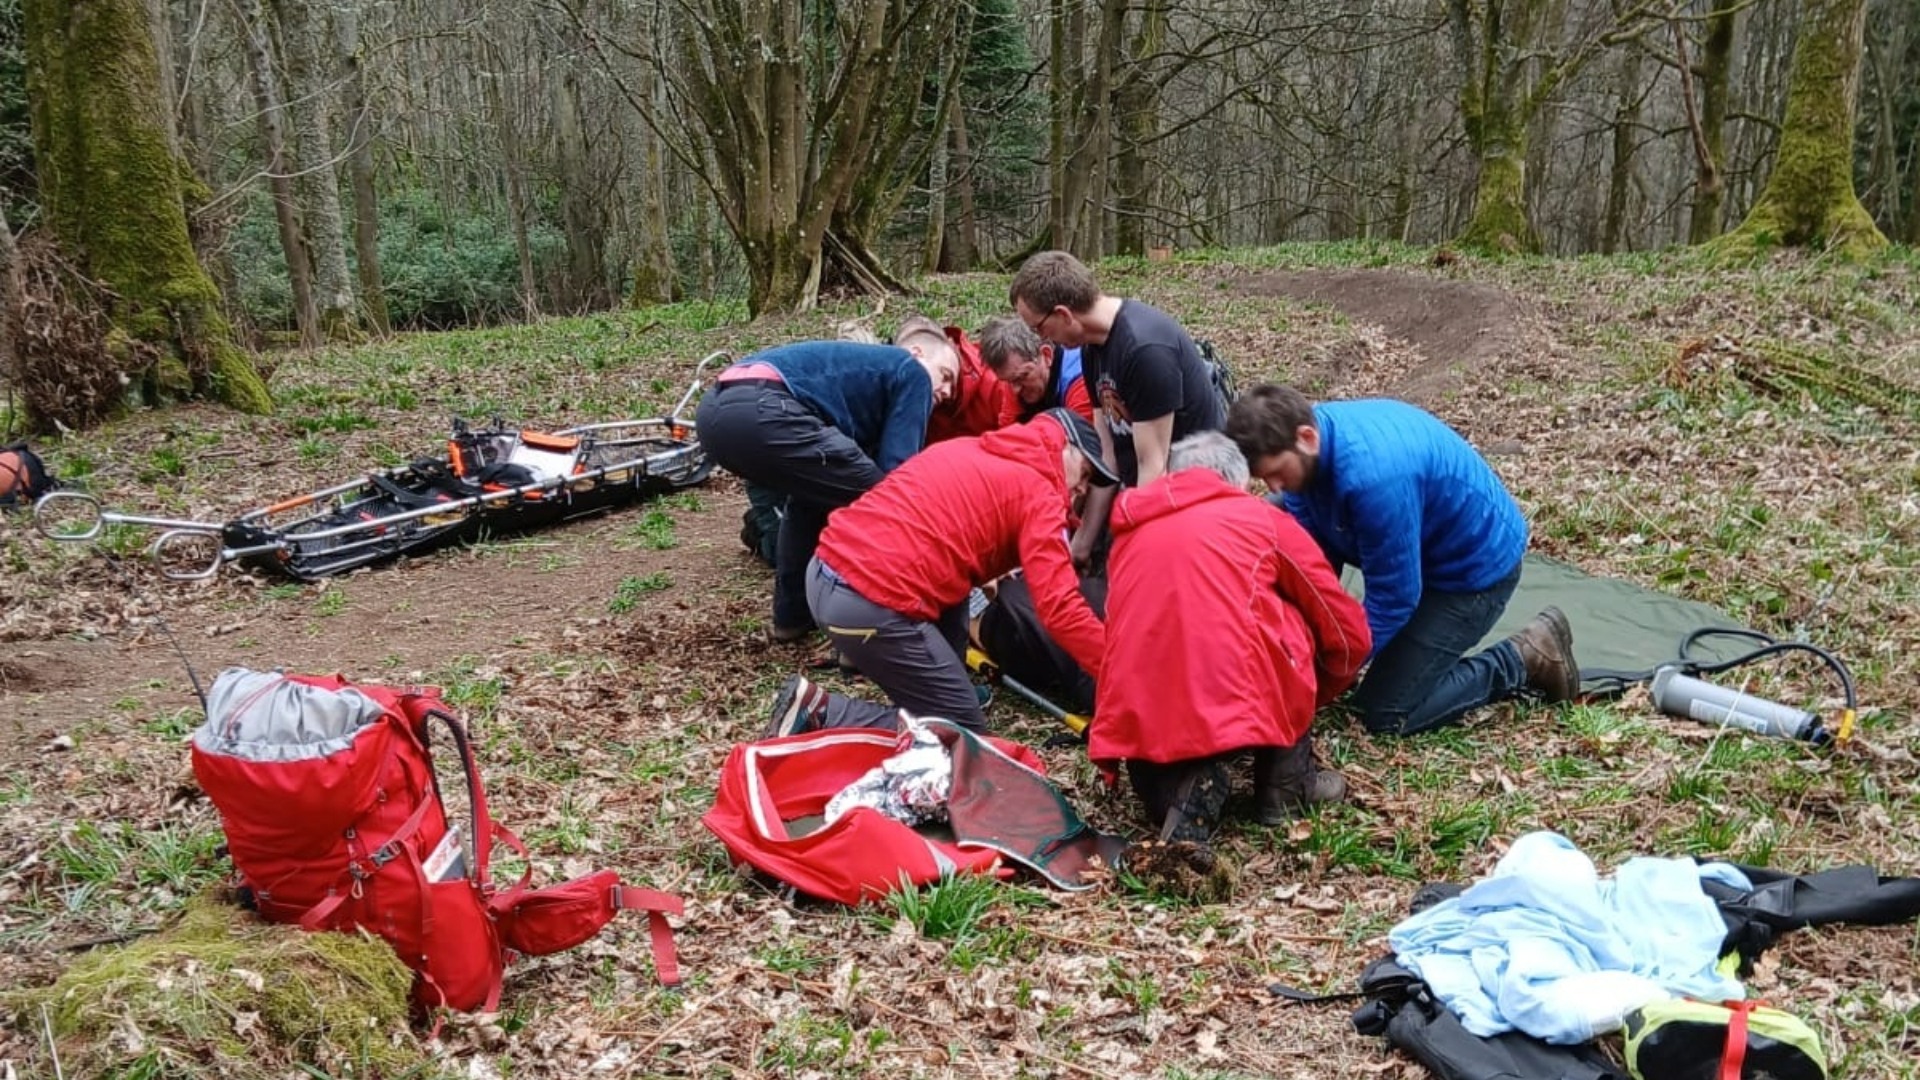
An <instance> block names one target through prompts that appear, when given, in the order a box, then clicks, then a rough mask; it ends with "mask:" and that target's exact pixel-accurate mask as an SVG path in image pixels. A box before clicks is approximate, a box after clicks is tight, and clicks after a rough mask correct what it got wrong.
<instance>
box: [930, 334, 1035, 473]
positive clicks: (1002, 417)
mask: <svg viewBox="0 0 1920 1080" xmlns="http://www.w3.org/2000/svg"><path fill="white" fill-rule="evenodd" d="M945 329H946V332H947V340H948V341H950V342H952V343H953V350H954V352H956V353H958V354H959V356H960V373H959V377H958V378H956V379H955V380H954V386H953V396H952V397H950V398H948V399H947V400H945V401H943V402H941V403H940V404H938V405H936V406H934V409H933V414H932V415H931V416H929V417H927V445H929V446H931V445H933V444H934V443H937V442H945V441H946V440H948V439H958V438H963V437H965V436H968V435H985V434H986V433H987V432H989V431H998V430H999V429H1001V428H1003V427H1006V426H1007V425H1009V424H1012V423H1014V422H1016V421H1017V420H1018V419H1019V418H1020V396H1019V395H1018V394H1016V393H1014V392H1013V387H1011V386H1008V385H1007V384H1006V383H1003V382H1001V381H1000V376H998V375H995V374H994V373H993V369H992V368H990V367H988V366H987V362H986V361H985V360H984V359H982V358H981V356H980V346H979V345H978V344H976V343H975V342H973V341H972V340H970V339H969V338H968V337H967V334H966V331H964V330H962V329H960V328H959V327H957V326H949V327H946V328H945Z"/></svg>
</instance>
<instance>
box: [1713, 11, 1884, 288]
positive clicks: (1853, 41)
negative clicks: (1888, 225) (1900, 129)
mask: <svg viewBox="0 0 1920 1080" xmlns="http://www.w3.org/2000/svg"><path fill="white" fill-rule="evenodd" d="M1800 12H1801V15H1800V34H1799V40H1798V41H1797V42H1796V43H1795V45H1794V49H1793V73H1792V75H1791V76H1790V77H1789V80H1788V83H1787V115H1786V120H1785V122H1784V123H1783V124H1782V125H1781V130H1780V149H1779V152H1778V155H1777V157H1776V160H1775V162H1774V166H1773V172H1772V174H1771V175H1770V176H1768V177H1767V186H1766V187H1765V189H1763V190H1762V191H1761V192H1760V199H1759V201H1758V202H1756V203H1755V204H1754V207H1753V209H1752V210H1751V211H1749V212H1748V214H1747V219H1746V221H1744V222H1742V223H1741V225H1740V227H1739V228H1738V229H1736V230H1734V231H1733V232H1732V233H1729V234H1728V235H1727V236H1725V237H1723V238H1722V239H1721V240H1720V241H1718V243H1720V244H1722V245H1723V246H1724V247H1725V248H1726V249H1728V250H1735V251H1739V250H1753V249H1761V248H1768V247H1773V246H1776V245H1787V246H1792V247H1827V248H1831V249H1833V250H1836V251H1838V252H1841V253H1843V254H1849V255H1857V254H1861V253H1863V252H1867V251H1871V250H1873V249H1875V248H1879V247H1883V246H1885V245H1886V242H1887V238H1886V237H1884V236H1882V235H1881V234H1880V230H1879V229H1878V228H1877V227H1875V225H1874V223H1873V218H1872V217H1871V216H1870V215H1868V213H1867V211H1866V208H1865V207H1863V206H1861V205H1860V197H1859V195H1858V194H1857V193H1856V192H1855V191H1854V187H1853V119H1854V109H1855V107H1856V105H1857V104H1858V102H1859V93H1860V54H1861V49H1862V42H1863V40H1864V38H1865V35H1866V17H1867V0H1801V4H1800Z"/></svg>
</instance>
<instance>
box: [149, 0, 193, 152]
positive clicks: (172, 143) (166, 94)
mask: <svg viewBox="0 0 1920 1080" xmlns="http://www.w3.org/2000/svg"><path fill="white" fill-rule="evenodd" d="M146 4H147V26H148V28H149V30H150V31H151V33H152V34H153V55H154V59H155V60H157V61H158V62H159V67H160V100H161V101H163V102H165V103H166V118H167V123H166V133H167V152H168V153H169V154H172V155H173V157H174V159H175V160H178V161H184V160H185V155H184V154H182V153H181V152H180V124H179V121H178V120H177V119H176V118H175V116H174V111H173V110H174V105H175V104H176V103H177V102H178V101H179V100H180V80H179V78H178V77H176V76H175V74H174V70H173V27H172V25H171V24H170V23H169V22H168V21H167V3H166V0H146Z"/></svg>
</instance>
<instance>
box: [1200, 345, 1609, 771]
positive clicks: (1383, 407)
mask: <svg viewBox="0 0 1920 1080" xmlns="http://www.w3.org/2000/svg"><path fill="white" fill-rule="evenodd" d="M1227 435H1228V436H1230V437H1231V438H1232V439H1233V441H1234V442H1235V443H1236V444H1238V445H1239V447H1240V452H1241V453H1242V454H1243V455H1245V457H1246V459H1247V463H1248V465H1249V466H1250V467H1251V469H1252V472H1253V475H1254V476H1256V477H1258V478H1259V479H1260V480H1262V481H1263V482H1264V483H1265V484H1266V485H1267V489H1268V490H1269V491H1272V492H1274V493H1275V494H1274V496H1273V499H1274V500H1275V501H1277V502H1279V503H1280V504H1281V505H1283V506H1284V507H1285V508H1286V509H1287V511H1288V512H1289V513H1291V514H1292V515H1293V516H1294V518H1295V519H1296V520H1298V521H1299V522H1300V524H1301V525H1302V526H1304V527H1305V528H1306V530H1307V532H1308V533H1309V534H1311V535H1312V536H1313V538H1314V540H1316V541H1318V542H1319V544H1320V549H1321V550H1322V551H1323V552H1325V553H1326V556H1327V559H1328V561H1329V562H1331V563H1332V564H1333V567H1334V569H1336V570H1338V569H1340V568H1341V567H1342V566H1345V565H1352V566H1357V567H1359V569H1360V574H1361V577H1362V579H1363V580H1364V581H1365V584H1366V599H1365V604H1366V610H1367V625H1368V627H1369V628H1370V629H1371V630H1372V631H1373V652H1372V655H1371V656H1370V657H1369V658H1368V660H1369V664H1368V667H1367V673H1366V677H1365V678H1363V679H1361V680H1360V685H1359V687H1358V688H1357V689H1355V690H1354V692H1353V702H1352V703H1353V706H1354V708H1355V710H1356V711H1358V712H1359V714H1360V721H1361V723H1362V724H1363V725H1364V726H1365V727H1366V729H1367V730H1368V731H1369V732H1372V733H1374V734H1376V735H1381V734H1385V735H1414V734H1418V733H1419V732H1422V731H1429V730H1432V729H1434V728H1438V727H1444V726H1446V725H1448V724H1452V723H1456V722H1458V721H1459V720H1460V718H1461V717H1463V716H1465V715H1466V714H1467V713H1468V712H1470V711H1472V710H1474V709H1477V708H1479V707H1481V706H1482V705H1487V704H1490V703H1492V702H1496V701H1502V700H1505V699H1507V698H1511V697H1515V696H1517V695H1520V694H1523V693H1534V694H1537V695H1538V696H1540V697H1541V698H1544V699H1545V700H1547V701H1549V702H1561V701H1569V700H1572V698H1573V696H1574V695H1575V694H1576V693H1578V692H1579V690H1580V665H1579V664H1578V663H1577V662H1576V661H1575V660H1574V655H1573V629H1572V628H1571V627H1570V626H1569V625H1568V624H1567V617H1566V616H1565V615H1564V614H1562V613H1561V611H1560V609H1559V608H1557V607H1548V608H1546V609H1545V610H1543V611H1541V612H1540V614H1539V615H1537V616H1535V618H1534V619H1533V621H1532V622H1530V623H1528V624H1527V625H1526V626H1525V627H1522V628H1521V629H1520V631H1519V632H1517V633H1515V634H1513V635H1512V636H1510V637H1508V638H1506V639H1504V640H1502V641H1500V642H1497V643H1495V644H1494V645H1492V646H1490V647H1488V648H1486V649H1483V650H1481V651H1480V652H1477V653H1475V654H1473V655H1472V656H1468V655H1467V650H1469V649H1472V648H1473V647H1474V645H1475V644H1477V643H1478V642H1479V641H1480V639H1481V638H1483V637H1485V636H1486V634H1487V632H1488V631H1489V630H1492V629H1493V626H1494V624H1495V623H1497V622H1499V621H1500V616H1501V615H1503V614H1505V612H1506V610H1507V601H1508V600H1510V599H1511V598H1512V597H1513V591H1514V588H1515V587H1516V586H1517V585H1518V584H1519V583H1520V562H1521V559H1522V557H1523V556H1524V555H1525V554H1526V551H1527V519H1526V517H1525V516H1524V515H1523V514H1521V512H1520V505H1519V504H1518V503H1516V502H1515V501H1514V499H1513V496H1512V495H1511V494H1510V493H1509V492H1508V491H1507V489H1506V485H1504V484H1502V483H1501V482H1500V477H1499V476H1498V475H1497V474H1496V473H1495V472H1494V471H1493V467H1492V466H1490V465H1488V464H1487V461H1486V459H1485V458H1483V457H1481V456H1480V454H1479V452H1478V451H1476V450H1474V448H1473V447H1472V445H1471V444H1469V443H1468V442H1467V440H1465V439H1463V438H1461V437H1460V434H1459V433H1458V432H1456V431H1454V430H1453V429H1452V428H1450V427H1448V426H1447V425H1446V424H1445V423H1444V422H1443V421H1441V420H1440V418H1438V417H1436V416H1434V415H1433V414H1431V413H1429V412H1426V411H1425V410H1423V409H1420V408H1418V407H1416V406H1413V405H1409V404H1407V403H1406V402H1403V401H1390V400H1386V399H1372V400H1362V401H1332V402H1323V403H1321V404H1319V405H1314V404H1312V403H1311V402H1309V401H1308V400H1307V398H1306V396H1305V395H1304V394H1302V393H1300V392H1299V391H1298V390H1295V389H1294V388H1292V387H1290V386H1278V385H1274V384H1271V383H1269V384H1265V385H1261V386H1256V387H1254V388H1253V389H1252V390H1249V391H1248V392H1247V393H1246V394H1244V395H1242V396H1241V397H1240V399H1239V400H1238V401H1235V402H1234V403H1233V407H1232V409H1230V410H1229V412H1228V416H1227Z"/></svg>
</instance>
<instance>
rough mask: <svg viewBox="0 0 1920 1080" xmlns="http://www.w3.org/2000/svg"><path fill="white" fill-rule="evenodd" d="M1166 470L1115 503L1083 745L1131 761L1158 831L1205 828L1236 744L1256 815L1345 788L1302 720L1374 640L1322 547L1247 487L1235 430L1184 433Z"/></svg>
mask: <svg viewBox="0 0 1920 1080" xmlns="http://www.w3.org/2000/svg"><path fill="white" fill-rule="evenodd" d="M1168 469H1169V472H1168V473H1167V475H1165V476H1163V477H1161V478H1160V479H1158V480H1155V481H1152V482H1150V483H1148V484H1146V485H1144V486H1142V487H1139V488H1136V489H1132V490H1129V491H1125V492H1122V493H1121V495H1120V498H1119V499H1118V500H1117V502H1116V503H1115V508H1114V512H1113V516H1112V526H1113V533H1114V540H1113V555H1112V559H1111V561H1110V562H1109V563H1108V591H1107V650H1106V654H1105V655H1104V656H1103V657H1102V659H1101V666H1102V668H1103V670H1104V671H1105V672H1106V675H1105V677H1103V678H1101V679H1100V680H1099V684H1098V685H1099V689H1098V692H1097V696H1096V699H1095V702H1096V704H1095V708H1094V722H1093V727H1092V728H1091V729H1090V730H1089V733H1088V742H1087V755H1088V756H1089V757H1090V758H1092V759H1093V761H1094V762H1095V763H1097V764H1100V765H1103V766H1106V767H1108V768H1111V767H1113V766H1114V764H1115V763H1117V762H1120V761H1125V762H1126V764H1127V774H1128V779H1129V780H1131V781H1132V784H1133V788H1134V791H1135V792H1136V793H1137V794H1138V795H1139V796H1140V799H1141V802H1142V803H1144V804H1145V807H1146V811H1147V817H1148V819H1149V820H1150V821H1151V822H1152V823H1153V824H1154V826H1155V827H1156V828H1159V829H1160V838H1161V839H1162V840H1168V841H1175V840H1194V841H1205V840H1206V839H1208V838H1209V837H1211V836H1212V834H1213V830H1214V829H1215V828H1216V827H1217V826H1218V824H1219V821H1220V813H1221V810H1222V809H1223V808H1224V807H1225V806H1226V802H1227V793H1228V788H1229V784H1230V781H1229V776H1228V772H1227V764H1228V762H1229V761H1231V760H1232V758H1233V757H1234V755H1235V754H1236V753H1238V752H1241V751H1246V750H1252V751H1253V758H1254V785H1255V786H1254V795H1255V800H1254V801H1255V807H1256V811H1257V813H1258V816H1259V819H1260V822H1261V824H1263V825H1275V824H1280V823H1282V822H1284V821H1286V820H1287V819H1288V818H1289V817H1291V816H1292V815H1293V814H1295V813H1297V812H1299V811H1300V810H1301V809H1303V808H1304V807H1306V806H1307V805H1308V804H1311V803H1320V802H1333V801H1336V800H1338V799H1340V798H1341V797H1343V796H1344V795H1345V794H1346V781H1345V780H1344V779H1343V778H1342V777H1341V776H1340V774H1338V773H1335V772H1329V771H1323V770H1321V769H1319V768H1318V767H1317V766H1316V765H1315V764H1314V760H1313V739H1312V736H1311V734H1309V732H1308V726H1309V725H1310V724H1311V723H1312V720H1313V714H1314V712H1315V710H1317V709H1318V708H1319V707H1320V706H1322V705H1325V704H1326V703H1328V702H1329V701H1332V700H1333V699H1334V697H1335V696H1336V695H1338V694H1340V693H1341V692H1342V691H1344V690H1346V689H1347V688H1348V687H1349V686H1351V685H1353V682H1354V678H1355V676H1356V674H1357V673H1358V672H1359V670H1360V665H1361V664H1362V663H1363V662H1364V661H1365V660H1366V658H1367V651H1368V649H1369V648H1370V647H1371V646H1372V641H1371V639H1370V637H1369V634H1368V630H1367V616H1366V612H1365V610H1364V609H1363V608H1361V606H1360V604H1359V603H1358V602H1357V601H1355V600H1354V599H1353V597H1351V596H1349V595H1348V594H1347V592H1346V590H1344V589H1342V588H1341V587H1340V580H1339V579H1338V578H1337V577H1335V576H1334V573H1333V568H1332V567H1331V566H1330V565H1328V563H1327V560H1326V556H1324V555H1322V554H1321V553H1320V546H1319V545H1318V544H1316V543H1314V541H1313V539H1312V537H1310V536H1308V535H1307V533H1306V531H1305V530H1304V529H1302V528H1301V527H1300V526H1299V525H1298V524H1297V523H1295V522H1294V520H1293V519H1292V518H1291V517H1289V516H1288V515H1287V514H1286V513H1285V512H1283V511H1280V510H1278V509H1277V508H1275V507H1273V506H1271V505H1269V504H1268V503H1266V502H1265V501H1264V500H1262V499H1259V498H1257V497H1255V496H1254V495H1252V494H1250V493H1249V492H1248V491H1247V481H1248V471H1247V463H1246V459H1245V457H1244V456H1243V455H1241V454H1240V452H1239V449H1238V448H1237V447H1236V446H1235V445H1234V443H1233V441H1232V440H1231V439H1228V438H1227V437H1226V436H1225V435H1222V434H1220V433H1219V432H1202V433H1200V434H1197V435H1192V436H1189V437H1187V438H1184V439H1181V440H1180V441H1179V442H1178V443H1176V444H1174V446H1173V448H1172V451H1171V453H1170V455H1169V457H1168Z"/></svg>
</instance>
